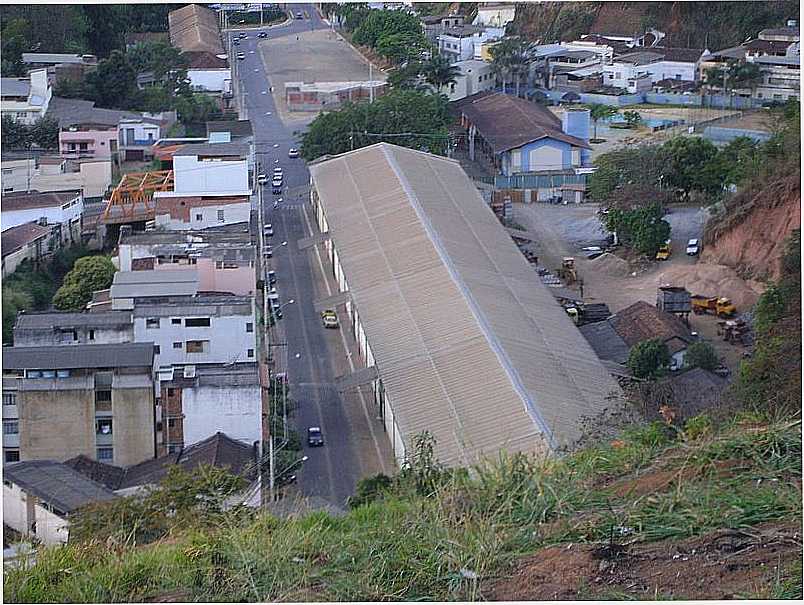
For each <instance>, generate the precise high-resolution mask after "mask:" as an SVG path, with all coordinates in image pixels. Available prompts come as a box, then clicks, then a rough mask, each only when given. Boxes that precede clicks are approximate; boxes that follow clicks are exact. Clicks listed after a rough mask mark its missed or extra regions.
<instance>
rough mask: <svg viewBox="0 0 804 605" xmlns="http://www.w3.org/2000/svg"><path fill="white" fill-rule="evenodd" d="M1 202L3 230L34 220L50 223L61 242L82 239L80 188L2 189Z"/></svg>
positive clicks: (43, 223) (82, 203)
mask: <svg viewBox="0 0 804 605" xmlns="http://www.w3.org/2000/svg"><path fill="white" fill-rule="evenodd" d="M0 203H1V204H2V228H3V230H6V229H9V228H10V227H16V226H18V225H23V224H25V223H30V222H32V221H36V222H39V224H41V225H47V226H52V227H53V230H54V232H57V234H58V239H59V241H60V242H61V243H62V244H65V243H68V242H78V241H80V240H81V218H82V216H83V212H84V198H83V196H82V195H81V192H80V191H53V192H49V193H40V192H38V191H31V192H14V193H4V194H3V196H2V199H1V201H0Z"/></svg>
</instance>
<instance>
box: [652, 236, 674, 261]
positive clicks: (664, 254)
mask: <svg viewBox="0 0 804 605" xmlns="http://www.w3.org/2000/svg"><path fill="white" fill-rule="evenodd" d="M672 253H673V249H672V248H671V247H670V240H667V241H666V242H665V243H664V244H662V245H661V246H659V251H658V252H656V260H668V259H669V258H670V255H671V254H672Z"/></svg>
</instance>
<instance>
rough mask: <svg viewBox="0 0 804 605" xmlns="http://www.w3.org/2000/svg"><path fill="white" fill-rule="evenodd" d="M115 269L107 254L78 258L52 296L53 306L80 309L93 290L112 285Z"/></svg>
mask: <svg viewBox="0 0 804 605" xmlns="http://www.w3.org/2000/svg"><path fill="white" fill-rule="evenodd" d="M115 271H116V269H115V266H114V265H113V264H112V259H110V258H109V257H108V256H86V257H84V258H80V259H78V260H77V261H76V262H75V265H73V268H72V269H71V270H70V272H69V273H68V274H67V275H66V276H65V277H64V283H63V284H62V286H61V288H59V289H58V291H57V292H56V295H55V296H54V297H53V306H55V307H56V308H57V309H60V310H62V311H80V310H81V309H83V308H84V307H85V306H86V304H87V303H88V302H89V301H90V300H92V293H93V292H94V291H95V290H105V289H106V288H108V287H109V286H111V285H112V280H113V279H114V273H115Z"/></svg>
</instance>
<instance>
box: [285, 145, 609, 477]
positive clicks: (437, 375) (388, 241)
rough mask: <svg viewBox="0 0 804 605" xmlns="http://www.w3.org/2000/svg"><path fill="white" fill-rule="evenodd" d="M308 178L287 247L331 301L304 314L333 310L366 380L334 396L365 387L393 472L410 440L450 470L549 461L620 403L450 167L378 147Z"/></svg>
mask: <svg viewBox="0 0 804 605" xmlns="http://www.w3.org/2000/svg"><path fill="white" fill-rule="evenodd" d="M310 171H311V174H312V191H311V204H312V206H313V209H314V212H315V218H316V222H317V225H318V227H319V229H320V232H321V233H320V234H318V235H313V236H312V237H310V238H308V239H307V241H302V242H301V243H300V245H301V247H309V246H313V245H316V244H323V250H324V251H325V252H326V255H327V256H328V258H329V261H330V263H331V267H332V271H333V274H334V276H335V278H336V279H337V282H338V286H339V290H340V293H338V294H336V295H333V296H331V297H329V298H328V299H324V300H320V301H317V302H316V307H317V308H319V309H324V308H332V307H335V306H338V305H344V306H345V313H343V312H342V313H341V315H342V320H343V324H344V326H343V329H344V330H351V334H352V336H353V337H354V338H355V340H356V341H357V342H358V346H359V349H360V352H361V354H362V358H363V359H362V362H363V363H364V365H365V366H366V367H364V368H362V369H360V370H357V371H356V372H355V373H354V374H352V375H350V376H345V377H341V378H340V379H339V381H338V385H339V388H341V389H345V388H352V387H354V386H356V385H360V384H371V385H372V386H373V388H374V394H375V401H376V403H377V406H378V411H379V413H380V415H381V416H382V419H383V422H384V425H385V428H386V431H387V432H388V435H389V439H390V441H391V444H392V446H393V450H394V454H395V456H396V457H397V459H398V460H400V461H401V460H403V459H404V456H405V453H406V450H407V449H408V448H409V447H410V446H411V445H412V442H413V440H414V438H415V436H416V435H418V434H420V433H422V432H424V431H429V432H430V433H431V434H432V435H433V437H434V438H435V440H436V455H437V457H438V459H439V460H440V461H441V462H443V463H445V464H448V465H451V466H463V465H469V464H472V463H474V462H476V461H477V460H478V459H480V458H482V457H488V456H494V455H496V454H497V453H498V452H501V451H506V452H532V453H542V454H548V453H550V452H555V451H557V450H561V449H562V448H563V447H565V446H571V445H572V444H573V443H574V442H575V441H576V440H577V439H578V437H579V436H580V421H581V419H582V418H583V417H586V416H590V417H593V416H595V415H596V414H599V413H601V412H603V411H604V410H605V409H606V408H607V407H610V406H611V402H610V398H611V397H617V396H619V395H620V391H619V388H618V386H617V384H616V383H615V382H614V380H613V379H612V378H611V377H610V375H609V373H608V372H607V371H606V369H605V368H604V367H603V365H602V364H601V362H600V360H599V359H598V357H597V356H596V355H595V353H594V351H593V350H592V348H591V346H589V344H588V343H587V342H586V341H585V340H584V338H583V337H582V336H581V334H580V333H579V332H578V330H577V328H576V327H575V326H574V324H573V323H572V321H571V320H570V318H569V317H568V316H567V315H566V313H565V312H564V311H563V309H562V308H561V306H560V305H559V304H558V303H557V302H556V300H555V298H554V297H553V296H552V295H551V294H550V292H549V290H548V288H547V287H546V286H544V285H543V284H542V283H541V281H540V280H539V279H538V276H537V275H536V274H535V273H534V271H533V268H532V267H531V266H530V265H529V264H528V262H527V261H526V260H525V258H524V257H523V256H522V254H521V253H520V252H519V250H518V249H517V248H516V246H515V245H514V244H513V242H512V241H511V238H510V237H509V236H508V234H507V233H506V232H505V230H504V229H503V227H502V226H501V225H500V223H499V222H498V221H497V219H496V218H495V217H494V214H493V213H492V211H491V210H490V209H489V207H488V206H487V205H486V204H485V203H484V202H483V199H482V198H481V196H480V194H479V193H478V191H477V189H476V188H475V187H474V185H473V184H472V182H471V181H470V179H469V178H468V177H467V176H466V174H465V173H464V171H463V170H462V169H461V167H460V165H459V164H458V163H457V162H455V161H453V160H449V159H446V158H442V157H438V156H434V155H430V154H427V153H422V152H418V151H413V150H409V149H404V148H401V147H397V146H394V145H389V144H387V143H380V144H377V145H372V146H370V147H366V148H363V149H359V150H356V151H352V152H349V153H345V154H343V155H340V156H336V157H333V158H329V159H325V160H324V161H321V162H320V163H318V164H315V165H312V166H311V167H310ZM338 308H339V309H342V308H343V307H338ZM347 317H348V319H349V320H350V321H348V322H347ZM347 324H350V325H347Z"/></svg>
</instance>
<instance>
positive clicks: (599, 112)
mask: <svg viewBox="0 0 804 605" xmlns="http://www.w3.org/2000/svg"><path fill="white" fill-rule="evenodd" d="M588 107H589V117H590V118H592V124H593V125H594V128H595V130H594V138H595V139H596V138H597V122H598V120H603V119H605V118H610V117H611V116H613V115H614V114H616V113H617V109H616V108H615V107H612V106H611V105H603V104H602V103H591V104H590V105H588Z"/></svg>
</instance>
